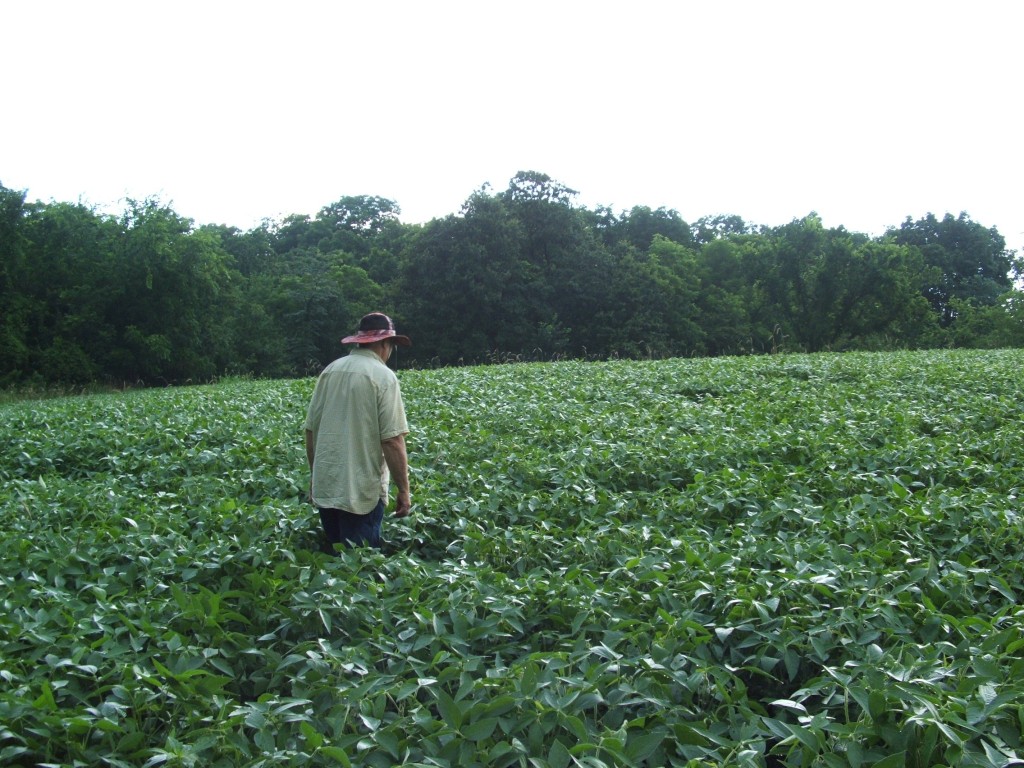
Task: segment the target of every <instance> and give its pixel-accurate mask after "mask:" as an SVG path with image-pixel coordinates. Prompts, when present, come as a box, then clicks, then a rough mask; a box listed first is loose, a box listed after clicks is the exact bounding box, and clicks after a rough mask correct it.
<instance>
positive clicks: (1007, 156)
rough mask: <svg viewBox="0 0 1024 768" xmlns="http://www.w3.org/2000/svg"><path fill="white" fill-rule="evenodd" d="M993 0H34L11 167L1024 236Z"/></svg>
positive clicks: (102, 184)
mask: <svg viewBox="0 0 1024 768" xmlns="http://www.w3.org/2000/svg"><path fill="white" fill-rule="evenodd" d="M1022 30H1024V3H1019V2H1004V1H1003V0H998V1H996V0H975V1H973V2H966V1H965V0H961V1H960V2H950V1H949V0H884V1H879V0H858V1H856V2H853V1H849V0H834V1H828V0H818V1H815V2H809V1H795V0H794V1H792V2H789V1H787V0H774V1H772V2H768V1H767V0H759V1H755V0H737V1H735V2H730V1H729V0H719V1H717V2H711V1H710V0H708V2H699V3H698V2H684V1H682V0H680V1H678V2H667V1H666V2H651V1H646V2H645V0H630V1H629V2H622V1H615V2H612V1H611V0H586V1H585V2H576V1H575V0H572V1H569V0H543V1H542V2H535V1H534V0H517V1H516V2H491V1H488V0H472V1H467V2H446V1H445V0H432V1H430V0H419V1H412V0H410V1H395V0H392V1H389V0H373V1H372V2H371V1H370V0H361V1H360V2H343V1H342V0H335V1H334V2H328V1H327V0H323V1H318V0H288V1H287V2H284V1H283V0H282V1H281V2H261V1H254V0H247V1H245V2H234V1H229V0H201V1H199V2H196V1H195V0H174V1H173V2H171V1H169V0H147V1H145V2H143V1H142V0H130V1H113V0H93V1H92V2H82V1H81V0H77V1H74V2H72V1H70V0H56V1H54V0H34V2H7V3H4V4H3V6H2V9H0V50H2V51H3V70H2V71H3V74H2V76H0V77H2V83H3V90H2V97H0V98H2V101H0V103H2V104H3V114H2V117H0V183H2V184H3V185H4V186H6V187H8V188H11V189H18V190H26V191H27V193H28V199H29V200H30V201H32V200H43V201H45V202H48V201H50V200H56V201H60V202H76V201H79V200H81V201H82V202H85V203H87V204H91V205H95V206H97V207H98V208H100V209H101V210H112V211H113V212H118V213H119V212H121V211H123V210H124V200H125V198H126V197H131V198H134V199H143V198H146V197H151V196H155V197H158V198H160V199H161V200H162V201H163V202H165V203H168V204H170V205H171V207H173V208H174V210H175V211H176V212H177V213H178V214H180V215H182V216H187V217H189V218H192V219H194V220H195V221H196V223H197V224H203V223H221V224H231V225H234V226H238V227H240V228H242V229H249V228H251V227H252V226H254V225H255V224H257V223H258V222H259V221H260V220H261V219H263V218H270V219H280V218H282V217H284V216H286V215H289V214H292V213H307V214H315V213H316V212H317V211H318V210H319V209H320V208H321V207H323V206H325V205H327V204H329V203H331V202H334V201H336V200H338V199H339V198H341V197H343V196H346V195H364V194H365V195H379V196H382V197H386V198H389V199H391V200H394V201H396V202H397V203H398V204H399V206H400V207H401V209H402V217H401V218H402V220H403V221H405V222H423V221H427V220H429V219H431V218H433V217H441V216H445V215H447V214H449V213H457V212H458V211H459V209H460V207H461V205H462V203H463V201H464V200H465V199H466V198H467V197H469V195H470V194H471V193H472V192H473V191H474V190H475V189H477V188H479V187H480V186H481V185H483V184H485V183H489V184H490V185H491V186H492V188H493V189H494V190H495V191H501V190H504V189H505V188H506V187H507V185H508V181H509V179H510V178H512V176H514V175H515V173H516V172H517V171H520V170H536V171H541V172H543V173H546V174H548V175H549V176H551V177H553V178H554V179H555V180H556V181H558V182H560V183H562V184H564V185H566V186H568V187H570V188H572V189H575V190H578V191H579V193H580V194H579V196H578V197H577V203H578V204H579V205H584V206H587V207H588V208H594V207H596V206H598V205H606V206H609V207H611V208H612V209H613V210H614V211H616V212H620V211H622V210H628V209H629V208H631V207H632V206H634V205H647V206H650V207H652V208H658V207H662V206H664V207H666V208H673V209H675V210H677V211H678V212H679V214H680V215H681V216H682V217H683V218H684V219H685V220H687V221H690V222H692V221H694V220H696V219H697V218H699V217H701V216H704V215H712V214H717V213H730V214H738V215H740V216H742V217H743V218H744V219H746V220H747V221H750V222H753V223H755V224H769V225H775V224H783V223H786V222H788V221H790V220H792V219H794V218H800V217H803V216H805V215H806V214H808V213H809V212H811V211H817V212H818V213H819V214H820V215H821V216H822V219H823V220H824V223H825V225H826V226H830V227H831V226H840V225H842V226H845V227H846V228H847V229H850V230H854V231H858V232H865V233H868V234H872V235H874V234H880V233H881V232H882V231H883V230H884V229H885V227H886V226H888V225H896V224H899V223H900V222H901V221H903V219H904V218H906V217H907V216H911V217H912V218H915V219H916V218H919V217H921V216H923V215H925V214H926V213H928V212H932V213H935V214H936V215H937V216H942V215H943V214H945V213H947V212H949V213H953V214H959V213H960V212H961V211H966V212H967V213H968V214H969V215H970V216H971V218H972V219H973V220H974V221H976V222H979V223H981V224H983V225H985V226H995V227H997V228H998V229H999V231H1000V232H1001V233H1002V234H1003V236H1004V237H1006V239H1007V242H1008V245H1009V246H1010V247H1011V248H1021V246H1022V244H1024V205H1022V203H1024V194H1022V193H1021V185H1022V183H1024V150H1022V141H1021V139H1020V136H1021V135H1022V134H1024V130H1022V119H1021V114H1022V110H1021V99H1022V93H1024V88H1022V84H1024V78H1022V75H1024V65H1022V63H1021V57H1020V44H1021V34H1022Z"/></svg>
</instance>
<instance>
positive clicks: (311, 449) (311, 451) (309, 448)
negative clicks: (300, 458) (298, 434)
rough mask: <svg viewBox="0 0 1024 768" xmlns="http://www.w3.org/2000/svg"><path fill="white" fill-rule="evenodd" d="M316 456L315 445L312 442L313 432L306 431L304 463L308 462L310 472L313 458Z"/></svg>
mask: <svg viewBox="0 0 1024 768" xmlns="http://www.w3.org/2000/svg"><path fill="white" fill-rule="evenodd" d="M315 455H316V443H315V442H313V430H311V429H307V430H306V461H308V462H309V469H310V471H312V470H313V457H314V456H315Z"/></svg>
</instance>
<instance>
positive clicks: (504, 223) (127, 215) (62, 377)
mask: <svg viewBox="0 0 1024 768" xmlns="http://www.w3.org/2000/svg"><path fill="white" fill-rule="evenodd" d="M575 195H576V193H575V192H574V191H573V190H571V189H568V188H567V187H564V186H562V185H561V184H559V183H557V182H555V181H553V180H552V179H550V178H549V177H547V176H546V175H544V174H541V173H535V172H523V173H520V174H518V175H517V176H516V177H515V178H513V179H512V180H511V182H510V184H509V187H508V189H507V190H505V191H503V192H500V193H492V192H490V190H489V189H487V188H483V189H480V190H477V191H476V192H474V193H473V194H472V195H471V196H470V197H469V199H468V200H467V201H466V202H465V204H464V206H463V208H462V210H461V211H460V212H459V213H458V214H452V215H449V216H446V217H444V218H442V219H436V220H433V221H431V222H429V223H428V224H426V225H405V224H402V223H401V221H400V219H399V214H400V211H399V208H398V206H397V205H396V204H395V203H394V202H392V201H390V200H386V199H382V198H378V197H344V198H342V199H340V200H339V201H337V202H336V203H333V204H331V205H328V206H325V207H324V208H323V209H322V210H321V211H320V212H319V213H318V214H317V215H316V216H314V217H310V216H305V215H293V216H289V217H287V218H285V219H284V220H283V221H280V222H271V221H266V222H264V223H263V224H262V225H260V226H258V227H256V228H254V229H252V230H250V231H248V232H243V231H240V230H238V229H236V228H232V227H226V226H209V225H207V226H201V227H195V226H193V223H192V221H191V220H190V219H187V218H184V217H182V216H180V215H178V214H177V213H175V212H174V211H173V210H171V209H170V208H169V207H167V206H165V205H162V204H160V203H159V202H158V201H155V200H147V201H143V202H130V203H129V205H128V208H127V210H126V211H125V212H124V214H123V215H122V216H120V217H112V216H109V215H100V214H98V213H96V212H95V211H93V210H91V209H89V208H87V207H85V206H83V205H75V204H69V203H50V204H43V203H34V204H27V203H26V202H25V196H24V194H22V193H19V192H16V191H13V190H9V189H5V188H3V187H2V186H0V306H2V307H3V312H2V313H0V386H2V385H4V384H7V385H10V384H21V385H25V384H36V383H38V384H47V383H63V384H81V383H87V382H100V383H106V384H115V385H123V384H132V385H134V384H136V383H144V384H164V383H187V382H194V383H202V382H208V381H211V380H213V379H214V378H215V377H218V376H222V375H225V374H228V375H230V374H253V375H256V376H262V377H279V376H295V375H304V374H307V373H311V372H313V371H317V370H319V369H320V367H322V366H323V365H324V364H325V363H327V362H328V361H330V360H331V359H333V358H334V357H336V356H337V355H338V353H339V351H340V350H339V345H338V339H339V338H340V336H342V335H344V333H346V332H347V331H349V330H351V329H352V328H354V327H355V324H356V322H357V321H358V318H359V317H360V316H361V315H363V314H364V313H365V312H367V311H371V310H384V311H387V312H389V313H390V314H392V315H393V316H394V317H395V318H396V319H397V321H398V322H399V324H400V326H401V327H403V328H404V329H406V330H407V331H408V332H409V333H410V334H411V335H412V336H413V339H414V342H415V346H414V347H413V349H412V352H411V357H410V358H403V360H404V363H405V364H415V365H418V366H419V367H428V366H436V365H448V364H454V363H460V362H461V363H480V362H487V361H494V360H506V361H507V360H555V359H566V358H571V359H592V360H595V359H610V358H624V357H626V358H661V357H670V356H704V355H711V356H717V355H724V354H750V353H760V352H774V351H789V352H816V351H822V350H832V351H835V350H857V349H859V350H883V349H905V348H938V347H950V346H952V347H984V348H996V347H1019V346H1024V301H1022V293H1021V292H1020V291H1019V290H1014V278H1015V276H1019V275H1020V274H1021V271H1022V270H1021V262H1020V261H1019V260H1017V259H1016V258H1015V254H1013V253H1012V252H1008V251H1007V250H1006V247H1005V241H1004V239H1003V237H1002V236H1001V235H1000V234H999V233H998V232H997V231H996V230H995V229H987V228H985V227H983V226H982V225H980V224H977V223H975V222H973V221H971V220H970V218H968V217H967V215H966V214H963V213H962V214H960V215H959V216H956V217H954V216H953V215H952V214H946V215H945V216H944V217H943V218H942V219H937V218H936V217H934V216H933V215H931V214H928V215H927V216H925V217H924V218H921V219H918V220H916V221H913V220H911V219H910V218H908V219H907V220H906V221H905V222H904V223H903V225H902V226H900V227H898V228H894V229H893V230H891V231H890V232H888V233H886V234H885V235H884V236H881V237H877V238H870V237H868V236H866V235H861V234H857V233H853V232H848V231H846V230H845V229H843V228H841V227H840V228H836V229H825V228H824V227H823V226H822V224H821V221H820V220H819V219H818V218H817V217H816V216H815V215H813V214H811V215H809V216H807V217H805V218H803V219H799V220H794V221H793V222H791V223H790V224H787V225H784V226H780V227H758V226H753V225H749V224H747V223H745V222H744V221H743V220H742V219H740V218H739V217H737V216H718V217H710V218H704V219H700V220H698V221H697V222H696V223H694V224H692V225H690V224H687V223H686V222H685V221H683V220H682V219H681V218H680V217H679V215H678V213H676V212H675V211H670V210H665V209H658V210H652V209H650V208H647V207H642V206H641V207H636V208H633V209H632V210H631V211H628V212H625V211H624V212H622V213H620V214H615V213H614V212H612V211H610V210H608V209H598V210H596V211H591V210H588V209H586V208H581V207H576V206H574V205H573V199H574V197H575Z"/></svg>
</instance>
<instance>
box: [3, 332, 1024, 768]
mask: <svg viewBox="0 0 1024 768" xmlns="http://www.w3.org/2000/svg"><path fill="white" fill-rule="evenodd" d="M1022 369H1024V351H992V352H979V351H945V352H914V353H911V352H903V353H887V354H882V353H849V354H845V355H839V354H818V355H773V356H746V357H731V358H727V357H720V358H704V359H698V360H679V359H676V360H663V361H639V362H637V361H634V362H627V361H609V362H592V363H584V362H579V361H574V362H570V361H563V362H557V363H547V364H518V365H501V366H486V367H462V368H449V369H443V370H419V371H404V372H402V373H401V374H400V375H401V378H402V384H403V388H404V390H405V393H406V400H407V405H408V410H409V415H410V420H411V422H412V424H413V427H414V432H413V434H412V435H411V436H410V450H411V456H412V463H413V500H414V502H415V503H416V504H417V507H416V509H415V510H414V514H413V516H412V517H411V518H408V519H406V520H402V521H396V520H392V519H388V520H386V523H385V525H386V528H385V531H386V534H387V535H388V536H389V538H390V544H389V545H388V548H387V551H386V552H385V553H377V552H372V551H368V550H360V551H348V552H343V553H341V555H340V556H339V557H334V556H332V555H331V554H328V553H326V552H324V551H322V550H321V546H320V539H319V533H318V530H317V519H316V516H315V514H314V513H313V511H312V510H311V509H310V508H309V507H308V506H307V505H306V504H305V503H304V501H303V494H302V489H303V488H304V487H305V485H306V483H307V480H308V477H307V473H306V468H305V457H304V454H303V450H302V445H301V434H300V433H301V422H302V417H303V414H304V410H305V406H306V402H307V398H308V397H309V395H310V393H311V391H312V385H313V380H312V379H309V378H303V379H299V380H293V381H279V382H267V381H248V380H235V381H230V382H224V383H221V384H219V385H216V386H203V387H193V388H165V389H150V390H139V391H135V392H130V393H127V394H119V395H103V396H91V397H81V398H77V399H62V400H49V401H36V402H21V403H17V404H13V405H7V406H3V407H0V441H2V442H0V523H2V525H3V529H4V532H5V533H4V536H3V537H2V539H0V584H2V587H3V589H2V597H0V600H2V601H3V604H2V610H0V678H2V679H3V684H2V685H0V762H2V763H3V764H4V765H12V766H18V765H24V766H30V765H37V764H45V765H62V766H79V765H81V766H96V765H110V766H140V765H141V766H146V767H147V768H151V767H153V766H161V765H165V766H199V765H202V766H211V767H218V766H225V767H228V766H230V768H237V767H239V766H250V767H253V768H254V767H255V766H305V765H318V766H319V765H324V766H329V765H341V766H349V765H360V766H392V765H397V764H405V765H421V766H444V765H451V766H456V765H457V766H460V767H461V768H470V767H471V766H487V767H488V768H491V767H493V768H501V767H502V766H524V767H525V766H537V767H538V768H544V767H546V766H551V767H553V768H567V767H568V766H589V768H601V767H602V766H643V765H649V766H668V765H687V766H711V765H737V766H751V767H756V766H770V765H792V766H808V765H820V766H836V767H837V768H838V767H849V768H862V767H866V766H880V767H882V768H887V767H890V766H893V767H898V766H909V767H912V768H926V767H927V766H935V765H949V766H964V767H968V766H1005V765H1011V764H1012V765H1020V764H1021V761H1022V760H1024V745H1022V737H1021V733H1022V731H1024V708H1022V707H1021V701H1022V700H1024V660H1022V650H1024V609H1022V608H1021V607H1020V596H1021V594H1022V591H1024V565H1022V561H1021V558H1020V553H1021V551H1022V549H1024V522H1022V519H1021V516H1020V507H1021V504H1020V492H1021V479H1022V464H1021V461H1022V459H1021V454H1020V446H1021V445H1022V443H1024V382H1022V380H1021V377H1020V371H1021V370H1022Z"/></svg>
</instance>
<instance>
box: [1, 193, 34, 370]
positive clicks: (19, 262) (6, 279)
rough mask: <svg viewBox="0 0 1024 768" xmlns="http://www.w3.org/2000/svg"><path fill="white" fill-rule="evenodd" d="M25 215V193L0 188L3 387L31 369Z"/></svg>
mask: <svg viewBox="0 0 1024 768" xmlns="http://www.w3.org/2000/svg"><path fill="white" fill-rule="evenodd" d="M24 215H25V193H24V192H17V191H15V190H13V189H7V188H6V187H5V186H3V184H0V385H4V384H10V383H13V382H15V381H18V380H20V379H22V378H23V377H25V376H26V375H27V373H28V368H29V365H30V362H29V359H30V351H29V347H28V341H27V338H26V336H27V326H28V323H29V315H30V314H31V307H30V306H28V302H27V300H26V296H25V293H24V288H25V285H26V281H25V235H24V231H23V227H24V223H23V220H24Z"/></svg>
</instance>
